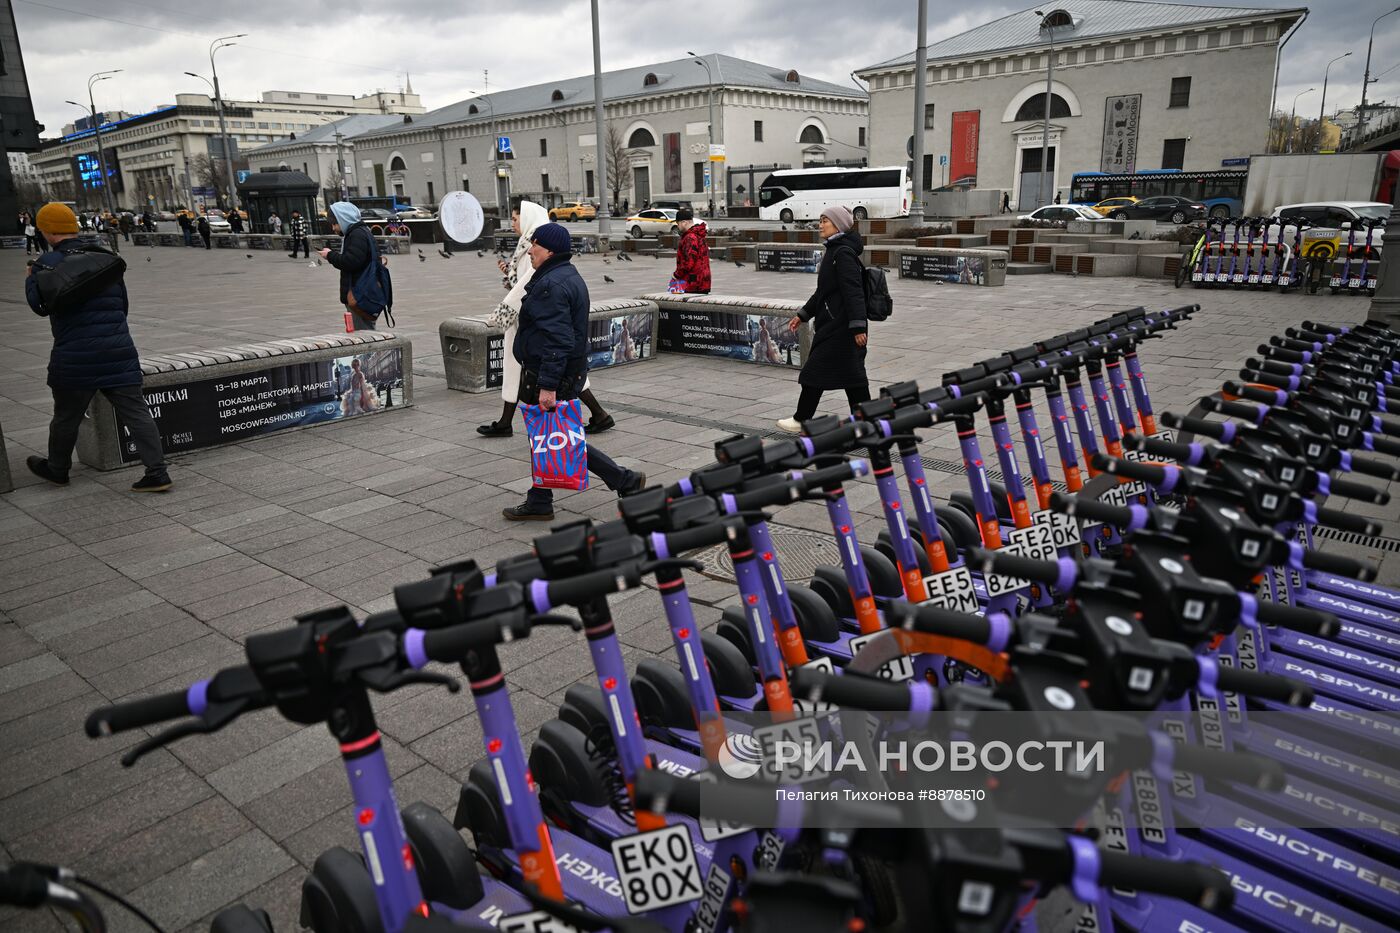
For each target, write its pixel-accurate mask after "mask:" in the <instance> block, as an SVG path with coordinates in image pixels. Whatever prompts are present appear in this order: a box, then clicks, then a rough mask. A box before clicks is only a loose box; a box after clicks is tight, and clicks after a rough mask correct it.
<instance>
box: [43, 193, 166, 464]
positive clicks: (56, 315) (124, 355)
mask: <svg viewBox="0 0 1400 933" xmlns="http://www.w3.org/2000/svg"><path fill="white" fill-rule="evenodd" d="M38 227H39V229H40V230H42V231H43V232H44V236H45V237H46V238H47V239H48V241H49V243H51V244H52V245H53V251H52V252H49V253H45V254H44V255H42V256H40V257H39V258H38V259H36V260H35V261H34V264H33V265H32V266H30V267H29V273H28V275H27V277H26V278H25V280H24V294H25V298H27V299H28V301H29V307H30V308H31V309H33V311H34V313H35V314H37V315H39V316H40V317H47V318H48V319H49V328H50V330H52V332H53V350H52V352H51V353H50V354H49V378H48V383H49V389H50V390H51V391H52V393H53V419H52V420H51V421H50V422H49V449H48V456H47V457H30V458H28V460H27V461H25V462H26V465H27V466H28V467H29V470H30V472H31V473H33V474H34V475H35V476H38V477H41V478H42V479H45V480H48V481H49V482H50V483H53V484H55V485H57V486H67V485H68V471H69V469H70V468H71V467H72V465H73V447H74V445H75V444H77V442H78V428H79V426H80V425H82V423H83V417H84V416H85V415H86V414H87V410H88V405H89V404H90V403H91V402H92V399H93V396H95V395H96V394H97V393H98V392H101V393H102V394H103V395H104V396H106V398H107V401H109V402H111V403H112V407H113V408H115V409H116V410H117V414H118V415H119V416H120V417H121V420H122V424H123V425H124V426H125V428H126V430H127V432H128V436H129V437H130V438H131V442H132V443H133V444H134V445H135V446H136V452H137V454H138V455H139V456H140V457H141V463H142V464H143V465H144V466H145V467H146V474H145V475H144V476H143V477H142V478H141V479H139V480H137V481H136V483H134V484H133V485H132V487H131V491H132V492H165V491H166V490H168V489H170V488H171V486H172V485H173V484H172V483H171V481H170V474H169V472H167V469H166V463H165V451H164V449H163V448H162V446H161V442H160V431H159V430H158V429H157V428H156V423H155V420H154V419H153V418H152V417H151V411H150V409H149V408H147V407H146V398H145V396H144V395H142V394H141V358H140V356H139V355H138V354H137V352H136V344H135V343H134V342H132V339H131V332H130V331H129V330H128V329H127V323H126V321H127V315H128V312H129V310H130V307H129V305H128V301H127V293H126V284H125V282H123V281H122V276H123V273H124V272H125V270H126V264H125V263H124V262H122V260H121V258H120V257H119V256H117V255H116V254H115V253H112V252H109V251H108V250H106V249H105V248H103V247H102V246H101V245H99V244H97V243H94V242H92V241H90V240H83V239H81V238H79V236H78V218H77V217H76V216H75V215H74V214H73V211H72V210H71V209H69V208H68V206H67V205H65V204H57V203H53V204H45V205H44V206H43V207H42V208H40V210H39V216H38Z"/></svg>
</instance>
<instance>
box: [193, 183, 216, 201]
mask: <svg viewBox="0 0 1400 933" xmlns="http://www.w3.org/2000/svg"><path fill="white" fill-rule="evenodd" d="M190 191H191V192H192V193H193V194H194V196H195V197H205V198H212V197H213V196H214V195H215V193H216V192H215V191H214V189H213V188H211V187H206V186H204V185H195V186H194V187H193V188H191V189H190Z"/></svg>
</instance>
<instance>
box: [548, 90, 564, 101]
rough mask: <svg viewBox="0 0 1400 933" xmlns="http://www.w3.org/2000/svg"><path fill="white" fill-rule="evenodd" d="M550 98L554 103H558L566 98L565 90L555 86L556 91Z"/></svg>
mask: <svg viewBox="0 0 1400 933" xmlns="http://www.w3.org/2000/svg"><path fill="white" fill-rule="evenodd" d="M549 99H550V101H551V102H553V103H558V102H559V101H561V100H563V99H564V92H563V91H561V90H559V89H558V88H555V89H554V93H553V94H550V95H549Z"/></svg>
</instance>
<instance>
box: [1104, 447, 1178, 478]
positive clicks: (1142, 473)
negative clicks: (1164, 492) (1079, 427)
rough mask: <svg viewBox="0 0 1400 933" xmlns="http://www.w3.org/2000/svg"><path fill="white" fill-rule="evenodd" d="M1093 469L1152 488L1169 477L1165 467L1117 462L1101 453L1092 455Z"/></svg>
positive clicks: (1114, 458) (1133, 462) (1126, 461)
mask: <svg viewBox="0 0 1400 933" xmlns="http://www.w3.org/2000/svg"><path fill="white" fill-rule="evenodd" d="M1090 462H1091V463H1092V464H1093V465H1094V468H1095V469H1098V470H1102V471H1104V472H1105V473H1110V474H1112V475H1114V476H1126V477H1128V478H1129V479H1140V480H1142V481H1143V482H1144V483H1151V484H1152V485H1154V486H1158V485H1161V484H1162V483H1165V482H1166V481H1167V477H1168V476H1169V475H1170V473H1169V472H1168V468H1167V467H1162V466H1156V465H1154V464H1151V463H1137V462H1135V461H1132V460H1119V459H1117V458H1116V457H1108V456H1105V455H1104V454H1102V453H1097V454H1094V456H1093V457H1092V458H1091V461H1090Z"/></svg>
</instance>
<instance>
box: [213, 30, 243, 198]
mask: <svg viewBox="0 0 1400 933" xmlns="http://www.w3.org/2000/svg"><path fill="white" fill-rule="evenodd" d="M246 35H247V33H246V32H240V33H239V34H238V35H236V36H220V37H219V38H217V39H215V40H214V41H213V42H211V43H209V71H210V72H212V73H213V75H214V106H215V107H216V108H217V109H218V111H219V135H220V136H221V137H223V140H224V176H225V180H226V181H227V183H228V201H229V207H230V208H231V209H233V210H235V211H236V210H238V196H237V193H236V191H235V189H234V187H233V155H232V153H230V152H229V138H228V128H227V127H226V126H225V125H224V98H223V95H221V94H220V93H219V69H218V68H217V67H215V65H214V53H215V52H217V51H219V49H226V48H228V47H229V46H230V45H237V44H238V43H237V42H230V41H229V40H230V39H242V38H243V37H244V36H246Z"/></svg>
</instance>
